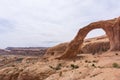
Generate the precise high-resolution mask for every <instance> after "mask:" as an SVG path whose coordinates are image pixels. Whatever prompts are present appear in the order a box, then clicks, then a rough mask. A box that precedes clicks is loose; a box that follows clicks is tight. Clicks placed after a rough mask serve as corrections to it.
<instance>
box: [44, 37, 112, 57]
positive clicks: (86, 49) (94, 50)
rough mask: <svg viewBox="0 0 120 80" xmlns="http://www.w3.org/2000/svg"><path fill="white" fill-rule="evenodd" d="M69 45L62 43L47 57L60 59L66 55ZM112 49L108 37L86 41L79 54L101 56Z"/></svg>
mask: <svg viewBox="0 0 120 80" xmlns="http://www.w3.org/2000/svg"><path fill="white" fill-rule="evenodd" d="M68 44H69V43H61V44H58V45H56V46H54V47H51V48H49V49H48V50H47V52H46V54H45V55H44V56H45V57H60V56H62V55H63V54H64V52H65V51H66V49H67V47H68ZM109 49H110V42H109V39H108V37H107V36H106V35H104V36H99V37H94V38H89V39H85V40H84V42H83V45H82V47H81V51H80V52H79V53H78V54H81V53H82V54H87V53H89V54H99V53H102V52H105V51H107V50H109Z"/></svg>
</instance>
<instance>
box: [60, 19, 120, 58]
mask: <svg viewBox="0 0 120 80" xmlns="http://www.w3.org/2000/svg"><path fill="white" fill-rule="evenodd" d="M98 28H101V29H103V30H104V31H105V32H106V35H107V36H108V38H109V41H110V51H120V17H118V18H115V19H111V20H105V21H98V22H93V23H91V24H89V25H87V26H85V27H83V28H81V29H80V30H79V32H78V34H77V35H76V37H75V38H74V39H73V40H72V41H71V42H70V43H69V45H68V47H67V49H66V51H65V52H64V55H62V56H61V57H60V59H64V58H69V59H71V58H74V57H76V56H77V54H78V53H79V52H80V51H81V46H82V44H83V42H84V38H85V37H86V35H87V34H88V33H89V32H90V31H91V30H93V29H98Z"/></svg>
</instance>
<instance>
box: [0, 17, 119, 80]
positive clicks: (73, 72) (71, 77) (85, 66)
mask: <svg viewBox="0 0 120 80" xmlns="http://www.w3.org/2000/svg"><path fill="white" fill-rule="evenodd" d="M99 28H100V29H103V30H104V31H105V33H106V35H101V36H97V37H94V38H89V39H85V37H86V36H87V34H88V33H89V32H90V31H91V30H93V29H99ZM0 80H120V17H118V18H114V19H110V20H102V21H97V22H93V23H90V24H89V25H87V26H85V27H83V28H81V29H80V30H79V31H78V33H77V35H76V36H75V38H74V39H73V40H71V41H70V42H64V43H61V44H58V45H56V46H53V47H49V48H37V49H29V48H27V49H23V48H22V49H21V48H17V49H16V48H12V49H11V48H9V49H5V50H3V49H0Z"/></svg>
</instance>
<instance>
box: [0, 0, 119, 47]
mask: <svg viewBox="0 0 120 80" xmlns="http://www.w3.org/2000/svg"><path fill="white" fill-rule="evenodd" d="M119 8H120V1H119V0H83V1H81V0H0V47H6V46H53V45H55V44H58V43H60V42H65V41H69V40H71V39H73V37H74V36H75V35H76V33H77V31H78V29H80V28H81V27H83V26H85V25H87V24H89V23H90V22H93V21H98V20H102V19H111V18H114V17H118V16H119V14H120V9H119ZM3 32H4V34H3ZM97 33H99V35H101V34H104V32H103V31H101V30H99V31H98V30H97ZM97 33H96V32H95V31H93V33H92V32H91V33H90V34H89V35H88V37H92V36H95V35H98V34H97ZM92 34H94V35H92ZM49 41H50V42H51V41H52V42H51V44H48V43H49Z"/></svg>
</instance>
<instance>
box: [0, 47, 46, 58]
mask: <svg viewBox="0 0 120 80" xmlns="http://www.w3.org/2000/svg"><path fill="white" fill-rule="evenodd" d="M47 49H48V47H7V48H6V49H0V54H2V55H5V54H7V55H24V56H28V55H30V56H40V55H43V54H45V52H46V51H47Z"/></svg>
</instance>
